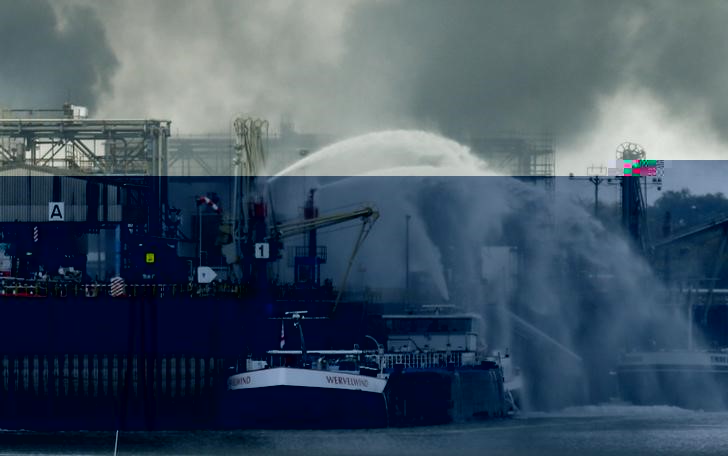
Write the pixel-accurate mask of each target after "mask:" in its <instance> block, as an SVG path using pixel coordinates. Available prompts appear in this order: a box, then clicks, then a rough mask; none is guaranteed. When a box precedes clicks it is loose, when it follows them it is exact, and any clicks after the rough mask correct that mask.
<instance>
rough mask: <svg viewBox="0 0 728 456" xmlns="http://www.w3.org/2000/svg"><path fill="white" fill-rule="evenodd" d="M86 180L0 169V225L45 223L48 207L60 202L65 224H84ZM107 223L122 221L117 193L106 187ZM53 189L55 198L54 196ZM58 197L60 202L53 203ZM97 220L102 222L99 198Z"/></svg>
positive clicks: (40, 172)
mask: <svg viewBox="0 0 728 456" xmlns="http://www.w3.org/2000/svg"><path fill="white" fill-rule="evenodd" d="M87 185H88V182H87V180H86V179H83V178H78V177H72V176H54V175H53V174H50V173H47V172H43V171H38V170H34V169H29V168H23V167H19V168H8V169H0V222H15V221H18V222H47V221H48V203H50V202H63V203H64V209H65V219H66V221H67V222H85V221H87V220H86V217H87V214H88V212H89V211H88V207H87V199H86V198H87V194H86V188H87ZM91 185H98V186H99V192H98V194H99V195H100V196H101V195H104V191H103V185H107V184H98V183H93V184H91ZM107 186H108V192H106V193H107V199H106V205H107V208H108V210H107V214H108V218H107V221H109V222H120V221H121V214H122V210H121V201H119V199H120V198H119V189H118V188H117V187H116V186H114V185H107ZM54 187H55V189H56V194H55V196H54ZM58 196H60V199H58V200H56V198H58ZM98 204H99V208H98V212H97V214H98V218H99V219H103V217H104V209H103V201H101V197H100V198H99V201H98Z"/></svg>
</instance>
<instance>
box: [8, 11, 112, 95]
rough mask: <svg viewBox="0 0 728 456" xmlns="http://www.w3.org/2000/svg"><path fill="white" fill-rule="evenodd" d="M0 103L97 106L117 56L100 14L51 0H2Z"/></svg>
mask: <svg viewBox="0 0 728 456" xmlns="http://www.w3.org/2000/svg"><path fill="white" fill-rule="evenodd" d="M0 43H2V50H1V51H0V61H2V71H1V72H0V106H2V107H4V108H57V109H60V107H61V105H62V104H63V103H64V102H66V101H71V102H73V103H75V104H80V105H85V106H88V107H89V108H92V109H93V108H95V107H96V104H97V101H98V96H99V95H100V94H102V93H109V92H110V90H111V86H110V78H111V75H112V74H114V71H115V70H116V67H117V60H116V57H115V56H114V53H113V52H112V51H111V48H110V46H109V42H108V40H107V38H106V30H105V27H104V25H103V23H102V22H101V21H100V19H99V17H98V16H97V14H96V12H95V11H94V10H93V9H91V8H88V7H85V6H80V5H74V4H67V5H61V6H59V7H58V8H57V9H55V8H54V7H53V5H51V3H50V2H49V1H48V0H34V1H28V2H19V1H13V0H0Z"/></svg>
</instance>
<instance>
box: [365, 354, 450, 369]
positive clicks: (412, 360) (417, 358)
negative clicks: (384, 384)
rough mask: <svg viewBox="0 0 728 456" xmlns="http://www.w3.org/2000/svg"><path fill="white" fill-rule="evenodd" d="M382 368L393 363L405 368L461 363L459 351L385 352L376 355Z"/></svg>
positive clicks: (390, 366) (392, 365) (425, 367)
mask: <svg viewBox="0 0 728 456" xmlns="http://www.w3.org/2000/svg"><path fill="white" fill-rule="evenodd" d="M378 358H379V362H380V365H381V366H382V369H392V368H394V366H395V365H397V364H401V365H403V366H404V368H405V369H428V368H438V367H447V366H449V365H455V366H456V367H459V366H461V365H462V354H461V353H457V352H456V353H446V352H434V353H387V354H384V355H378Z"/></svg>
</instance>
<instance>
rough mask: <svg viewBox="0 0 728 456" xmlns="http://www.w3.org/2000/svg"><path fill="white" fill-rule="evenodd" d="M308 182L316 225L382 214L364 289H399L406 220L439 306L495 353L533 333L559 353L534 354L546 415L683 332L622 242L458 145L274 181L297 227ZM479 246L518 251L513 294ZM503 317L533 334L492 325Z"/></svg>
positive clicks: (324, 153)
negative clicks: (338, 215) (369, 212)
mask: <svg viewBox="0 0 728 456" xmlns="http://www.w3.org/2000/svg"><path fill="white" fill-rule="evenodd" d="M302 175H303V176H316V177H309V178H307V179H306V180H307V183H306V187H315V188H318V192H317V196H316V198H317V205H318V206H319V207H320V209H321V211H322V213H325V212H333V211H340V210H342V208H345V207H350V208H353V207H355V205H356V204H357V203H364V202H367V203H373V204H374V205H375V206H376V207H377V209H378V210H379V211H380V214H381V218H380V221H379V222H378V223H377V226H376V227H375V229H374V230H373V231H372V233H371V234H370V237H369V239H368V240H367V243H366V245H365V248H364V249H363V250H362V252H361V253H360V256H359V257H358V259H357V263H358V264H359V265H360V267H359V270H364V271H366V276H365V277H361V279H360V282H361V283H365V284H366V285H368V286H371V287H377V288H401V287H402V286H403V285H404V282H405V278H404V272H403V271H404V263H405V257H404V250H405V249H404V241H405V239H404V237H405V216H406V215H411V221H412V223H411V226H410V246H411V248H410V258H409V261H410V269H411V271H412V272H414V273H418V274H420V276H424V277H429V281H430V282H431V283H432V284H433V285H434V288H435V289H436V290H437V293H438V295H439V296H436V297H435V298H437V299H440V300H443V301H447V300H449V301H450V302H451V303H453V304H455V305H458V306H460V307H464V308H466V309H467V310H471V311H480V312H483V313H484V314H485V315H487V316H489V317H490V318H489V321H488V325H489V333H490V335H491V342H493V343H498V344H501V345H510V343H511V337H512V335H513V334H514V333H518V332H519V331H523V330H524V328H525V329H528V327H529V325H532V326H534V327H536V328H537V329H538V331H536V332H534V331H530V333H529V334H528V337H535V336H534V334H537V333H538V332H540V333H541V335H537V336H536V337H541V338H542V339H543V338H546V339H551V340H550V341H551V342H552V343H551V344H550V347H551V348H552V350H551V351H549V350H548V349H547V348H544V347H541V346H539V344H538V343H534V344H533V345H532V347H533V350H530V352H535V353H527V355H528V363H529V364H531V367H532V369H530V372H531V375H532V377H536V378H532V379H531V380H532V382H537V383H538V385H537V388H535V391H536V393H535V394H537V395H538V394H542V395H544V396H549V398H551V399H552V400H549V401H546V402H548V403H549V404H550V405H554V404H555V405H556V406H558V404H559V403H560V402H561V403H562V404H563V403H567V402H568V401H569V400H570V399H573V397H574V394H576V395H577V396H582V397H583V396H584V394H585V392H586V390H587V389H588V388H587V385H586V380H585V379H588V378H590V376H591V377H594V378H603V375H602V374H606V372H601V370H608V368H609V367H605V366H613V362H614V361H615V359H616V356H617V354H618V353H619V352H620V351H621V350H622V349H626V348H628V347H631V346H634V345H635V344H638V343H640V342H641V341H643V340H644V339H650V340H651V341H654V343H655V344H666V343H667V342H668V341H670V339H671V338H672V340H673V341H674V340H675V336H674V334H675V332H676V331H677V329H676V328H681V329H682V328H684V323H681V322H679V321H678V320H677V319H675V318H673V317H674V316H673V315H671V314H670V313H669V312H665V311H663V310H661V309H660V307H659V305H658V304H659V303H660V301H661V300H662V298H663V290H662V289H661V287H660V286H659V285H655V283H656V280H655V278H654V277H653V276H652V273H651V271H650V269H649V267H648V265H647V264H646V263H645V262H644V261H643V260H642V259H641V258H640V257H638V256H636V255H634V254H633V253H632V252H631V251H630V248H629V244H628V242H627V241H626V240H625V239H623V238H622V237H621V236H620V235H618V234H615V233H610V232H608V231H607V230H606V229H605V228H604V227H603V226H602V225H601V224H600V223H599V222H597V221H596V220H594V219H593V218H592V216H591V215H590V213H588V212H587V211H586V210H584V209H583V208H582V207H581V206H579V205H578V204H575V203H573V202H572V201H570V200H567V199H556V197H555V196H554V195H549V194H548V193H547V192H545V191H544V190H543V189H539V188H537V187H535V186H532V185H529V184H527V183H524V182H521V181H519V180H516V179H513V178H509V177H502V176H501V177H496V176H497V174H496V173H494V172H492V171H491V170H490V169H489V168H488V166H487V165H486V164H485V163H484V162H483V161H481V160H479V159H478V158H476V157H475V156H474V155H473V154H472V153H471V152H470V151H469V150H468V149H467V148H466V147H464V146H462V145H459V144H457V143H455V142H453V141H450V140H447V139H444V138H442V137H439V136H436V135H433V134H430V133H425V132H420V131H412V132H410V131H389V132H382V133H372V134H368V135H364V136H360V137H357V138H353V139H349V140H346V141H343V142H341V143H337V144H334V145H332V146H329V147H326V148H324V149H322V150H320V151H318V152H316V153H314V154H312V155H310V156H309V157H307V158H305V159H303V160H301V161H300V162H297V163H296V164H294V165H292V166H290V167H288V168H287V169H285V170H283V171H282V172H280V173H279V174H278V175H277V176H276V177H275V178H273V179H272V184H273V188H272V190H273V195H274V199H275V205H276V210H277V211H278V212H280V213H283V214H288V215H289V216H290V217H291V218H296V217H297V208H298V207H300V205H301V203H300V201H301V200H302V194H301V185H300V180H298V181H296V182H297V183H296V184H294V186H293V187H294V188H293V190H292V189H291V188H290V187H288V188H286V187H287V186H286V179H285V178H286V177H291V176H302ZM395 176H407V177H395ZM291 191H293V193H291ZM353 231H354V230H351V231H346V230H338V231H335V232H329V233H321V234H320V237H321V242H322V243H324V244H327V245H329V246H330V248H331V249H332V251H335V252H346V251H347V247H346V246H347V245H351V242H352V240H353V236H355V233H354V232H353ZM485 246H509V247H515V248H517V249H518V251H519V252H520V254H519V257H520V258H522V259H523V264H521V266H520V269H521V271H520V274H519V276H520V280H519V282H518V283H517V288H515V287H512V286H509V285H510V284H507V283H504V281H503V280H501V279H502V276H500V277H496V278H494V277H490V280H484V279H488V277H484V276H483V273H482V270H483V264H482V251H481V250H482V248H483V247H485ZM346 261H347V258H345V255H338V257H337V256H336V255H332V256H331V257H330V258H329V264H328V265H327V267H328V268H330V270H331V271H341V270H343V268H344V263H345V262H346ZM504 267H505V266H504ZM491 269H492V268H491ZM496 269H498V268H496ZM501 269H502V268H501ZM585 270H588V271H592V272H598V273H601V274H605V275H607V276H608V277H609V282H608V284H607V283H601V284H600V283H599V281H591V282H589V281H585V279H586V278H585V277H583V276H582V275H580V274H581V273H582V271H585ZM494 279H495V280H494ZM353 282H356V280H354V281H353ZM585 282H589V283H585ZM645 284H650V286H649V288H648V287H645ZM504 307H505V308H509V309H510V310H512V311H514V312H516V313H517V314H518V315H520V316H521V321H526V322H527V323H528V324H526V325H523V324H521V325H518V324H514V323H517V322H518V319H513V318H510V317H509V316H508V314H507V312H493V309H494V308H500V309H503V308H504ZM494 335H497V338H496V340H493V339H492V337H493V336H494ZM553 347H562V350H561V352H562V353H561V354H563V353H564V352H576V353H578V354H579V356H581V357H583V358H585V362H584V363H583V364H578V363H575V361H574V359H575V358H576V359H578V357H574V356H573V353H572V354H571V355H572V356H568V357H565V358H568V359H559V358H558V357H555V356H553V353H554V350H553ZM563 347H566V350H563ZM555 351H557V352H558V351H559V350H555ZM562 358H563V357H562ZM576 371H579V372H578V373H577V372H576ZM595 371H599V372H595ZM569 381H573V383H572V384H569ZM602 381H603V380H602Z"/></svg>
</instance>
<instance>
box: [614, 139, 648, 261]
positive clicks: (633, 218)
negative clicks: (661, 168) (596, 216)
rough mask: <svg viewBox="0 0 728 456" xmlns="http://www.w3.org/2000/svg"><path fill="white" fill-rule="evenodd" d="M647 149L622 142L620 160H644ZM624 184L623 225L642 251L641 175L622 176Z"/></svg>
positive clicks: (642, 207) (642, 205)
mask: <svg viewBox="0 0 728 456" xmlns="http://www.w3.org/2000/svg"><path fill="white" fill-rule="evenodd" d="M645 156H646V154H645V151H644V149H642V147H641V146H639V145H638V144H634V143H628V142H626V143H622V144H620V145H619V147H617V159H618V160H644V159H645ZM621 181H622V182H621V186H622V226H623V227H624V229H625V231H626V232H627V234H628V235H629V237H630V238H631V239H632V240H633V241H634V245H635V247H636V248H637V249H639V250H640V251H644V247H645V246H644V236H643V234H644V228H645V227H644V223H643V218H644V207H645V206H644V201H643V198H642V190H641V187H640V176H639V175H637V176H635V175H625V176H622V177H621Z"/></svg>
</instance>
